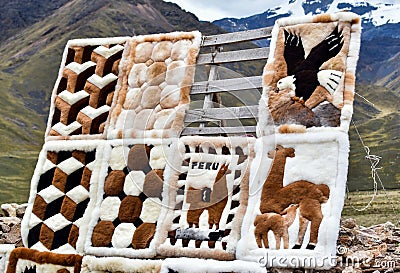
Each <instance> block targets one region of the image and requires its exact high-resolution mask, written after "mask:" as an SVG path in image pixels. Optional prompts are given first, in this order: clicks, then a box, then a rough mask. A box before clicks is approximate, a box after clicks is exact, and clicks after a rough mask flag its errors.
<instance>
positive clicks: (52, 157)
mask: <svg viewBox="0 0 400 273" xmlns="http://www.w3.org/2000/svg"><path fill="white" fill-rule="evenodd" d="M57 158H58V154H57V153H56V152H51V151H48V152H47V159H48V160H50V161H51V163H53V164H57Z"/></svg>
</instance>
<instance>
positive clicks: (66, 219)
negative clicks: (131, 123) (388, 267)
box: [21, 140, 104, 253]
mask: <svg viewBox="0 0 400 273" xmlns="http://www.w3.org/2000/svg"><path fill="white" fill-rule="evenodd" d="M103 144H104V142H102V141H100V140H93V141H90V142H87V141H78V140H77V141H71V142H69V141H54V142H49V143H46V144H45V145H44V146H43V149H42V151H41V152H40V154H39V159H38V162H37V165H36V169H35V172H34V175H33V177H32V181H31V190H30V196H29V202H28V207H27V210H26V213H25V216H24V218H23V221H22V224H21V235H22V240H23V243H24V245H25V246H27V247H29V248H32V249H37V250H41V251H53V252H58V253H76V252H81V251H82V248H83V239H84V237H85V235H86V229H87V222H88V220H89V217H90V215H88V214H87V213H85V212H86V209H87V208H90V207H92V206H93V205H94V200H91V196H93V194H94V193H95V192H97V187H98V174H99V165H100V163H101V158H102V157H103V154H102V150H103Z"/></svg>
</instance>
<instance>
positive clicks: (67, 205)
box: [60, 196, 77, 221]
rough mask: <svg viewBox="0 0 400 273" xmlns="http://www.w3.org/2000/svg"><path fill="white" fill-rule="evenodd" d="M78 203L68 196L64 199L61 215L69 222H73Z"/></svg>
mask: <svg viewBox="0 0 400 273" xmlns="http://www.w3.org/2000/svg"><path fill="white" fill-rule="evenodd" d="M76 205H77V204H76V203H75V202H74V201H73V200H72V199H71V198H69V197H68V196H65V197H64V200H63V202H62V205H61V210H60V213H61V214H62V215H63V216H64V217H65V218H66V219H67V220H68V221H72V219H73V218H74V215H75V211H76Z"/></svg>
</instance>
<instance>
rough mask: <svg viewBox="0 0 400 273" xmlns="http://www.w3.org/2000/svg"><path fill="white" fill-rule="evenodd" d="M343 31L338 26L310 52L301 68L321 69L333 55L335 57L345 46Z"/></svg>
mask: <svg viewBox="0 0 400 273" xmlns="http://www.w3.org/2000/svg"><path fill="white" fill-rule="evenodd" d="M342 40H343V36H342V31H340V32H339V29H338V27H337V26H336V28H335V29H334V30H333V31H332V33H331V34H329V35H328V36H327V37H326V38H325V39H324V40H323V41H322V42H320V43H319V44H318V45H316V46H315V47H314V48H313V49H311V51H310V54H308V56H307V58H306V59H305V60H304V62H302V63H301V65H300V67H299V70H319V68H320V66H321V65H322V64H323V63H324V62H326V61H327V60H329V59H330V58H332V57H335V56H336V55H337V54H338V53H339V52H340V50H341V49H342V47H343V41H342Z"/></svg>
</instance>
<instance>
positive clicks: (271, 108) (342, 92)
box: [258, 12, 361, 135]
mask: <svg viewBox="0 0 400 273" xmlns="http://www.w3.org/2000/svg"><path fill="white" fill-rule="evenodd" d="M335 28H337V29H338V31H339V33H340V37H338V38H337V39H338V40H339V39H340V41H341V44H339V45H338V47H340V46H341V50H340V51H339V53H337V54H336V55H335V56H334V57H331V58H329V57H326V56H325V55H323V54H326V52H324V50H319V49H318V50H315V48H317V47H318V44H321V43H322V44H323V43H324V39H327V38H328V37H329V35H330V34H331V33H333V32H332V31H333V30H334V29H335ZM288 33H289V34H288ZM360 37H361V21H360V18H359V17H358V16H357V15H355V14H353V13H350V12H340V13H335V14H322V15H317V16H308V17H299V18H282V19H279V20H277V21H276V22H275V26H274V28H273V30H272V40H271V46H270V55H269V58H268V62H267V64H266V65H265V67H264V72H263V93H262V98H261V100H260V109H259V116H260V122H259V123H258V127H259V129H260V130H261V131H262V135H267V134H269V133H270V132H269V131H270V130H272V129H273V128H271V126H270V124H268V123H270V120H271V119H272V120H273V123H274V125H282V124H288V125H292V124H299V125H304V126H306V127H307V128H311V127H321V128H326V127H328V128H331V127H335V128H336V127H337V128H339V129H341V130H344V131H347V130H348V128H349V124H350V120H351V116H352V113H353V100H354V88H355V73H356V65H357V60H358V56H359V48H360ZM296 39H297V40H296ZM290 41H292V44H291V43H290ZM329 42H331V41H329ZM289 45H292V47H290V46H289ZM295 45H297V46H295ZM293 47H294V48H293ZM321 47H323V46H320V48H321ZM313 49H314V51H318V53H319V55H318V54H316V53H313V54H311V52H312V51H313ZM301 50H304V51H303V52H302V53H299V52H298V51H301ZM302 54H304V55H303V56H305V57H306V61H309V62H315V60H307V57H309V56H313V59H316V58H318V59H319V58H321V59H323V60H324V58H329V59H327V61H325V62H324V63H323V64H322V65H321V66H320V67H313V68H310V65H308V66H307V68H306V69H316V70H317V71H324V70H325V71H332V72H333V73H335V74H338V72H339V74H340V75H341V77H340V78H334V79H332V81H330V82H328V84H329V85H327V84H324V81H325V80H329V79H326V77H322V76H321V79H319V84H320V85H318V86H317V87H316V88H315V90H314V91H313V93H312V95H311V97H310V98H309V99H308V100H306V101H305V102H300V101H296V100H294V99H293V98H292V96H293V94H292V95H291V91H293V90H292V89H293V88H294V87H295V86H292V88H285V89H283V88H282V90H279V91H278V83H279V82H280V81H282V80H283V79H284V78H285V77H286V76H289V75H288V70H289V69H290V68H291V67H290V66H293V64H291V62H296V61H298V59H299V58H300V60H301V59H302V58H304V57H303V56H301V55H302ZM299 55H300V56H301V57H299ZM291 58H292V59H294V60H291ZM292 70H293V69H292ZM300 72H304V73H302V74H301V73H297V74H295V77H296V81H295V85H296V86H300V87H301V86H302V85H301V84H302V83H304V81H305V82H307V81H311V80H309V79H308V78H307V77H306V76H305V75H308V74H307V73H306V72H307V71H300ZM339 74H338V75H339ZM324 86H326V87H328V88H329V86H332V87H335V90H329V91H328V90H327V89H326V88H325V87H324ZM297 91H299V92H301V90H296V92H297ZM328 130H331V129H328Z"/></svg>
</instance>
